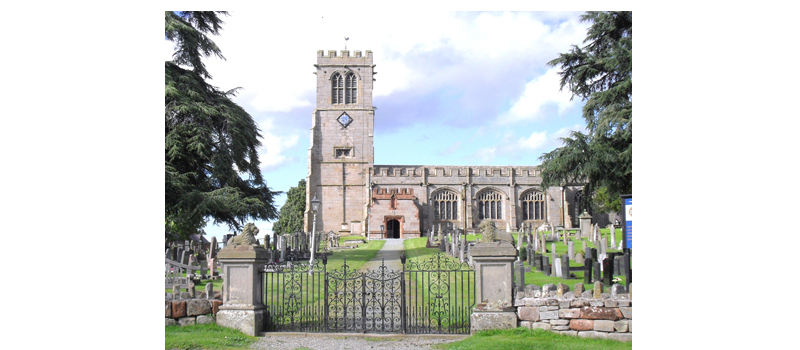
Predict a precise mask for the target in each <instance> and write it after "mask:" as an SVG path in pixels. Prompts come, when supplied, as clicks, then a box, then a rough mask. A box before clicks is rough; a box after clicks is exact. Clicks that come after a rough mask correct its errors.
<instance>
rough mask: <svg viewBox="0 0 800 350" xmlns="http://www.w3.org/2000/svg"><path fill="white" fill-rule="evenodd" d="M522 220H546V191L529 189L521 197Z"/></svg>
mask: <svg viewBox="0 0 800 350" xmlns="http://www.w3.org/2000/svg"><path fill="white" fill-rule="evenodd" d="M519 200H520V202H522V220H544V193H542V192H538V191H528V192H525V193H524V194H522V197H520V199H519Z"/></svg>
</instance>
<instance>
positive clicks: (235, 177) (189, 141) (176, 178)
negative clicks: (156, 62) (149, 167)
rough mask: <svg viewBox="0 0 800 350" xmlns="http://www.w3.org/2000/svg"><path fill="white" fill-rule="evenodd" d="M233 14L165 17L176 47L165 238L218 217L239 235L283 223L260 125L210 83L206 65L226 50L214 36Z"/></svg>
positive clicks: (168, 76) (169, 71)
mask: <svg viewBox="0 0 800 350" xmlns="http://www.w3.org/2000/svg"><path fill="white" fill-rule="evenodd" d="M219 15H227V13H226V12H222V11H217V12H210V11H209V12H177V13H176V12H171V11H167V12H166V13H165V37H166V39H167V40H170V41H172V42H174V43H175V53H174V54H173V56H172V58H173V59H172V60H171V61H166V62H165V63H164V82H165V94H164V117H165V119H164V128H165V138H164V146H165V148H164V151H165V158H164V180H165V204H164V209H165V210H164V216H165V236H166V237H165V238H167V239H175V238H185V237H186V236H188V235H189V234H192V233H198V232H200V231H201V230H202V227H203V226H204V225H205V224H206V222H207V220H209V219H211V220H213V222H214V223H215V224H218V223H225V224H227V225H228V226H229V228H230V229H231V230H236V231H238V230H239V229H240V228H241V227H242V226H243V224H244V222H245V220H248V219H261V220H272V219H275V218H277V210H276V208H275V206H274V204H273V200H274V196H275V195H276V194H278V193H279V192H274V191H272V190H270V188H269V187H267V185H266V183H265V182H264V179H263V178H262V176H261V170H260V169H259V165H260V163H259V160H258V149H259V147H260V146H261V142H260V141H259V138H261V134H260V133H259V129H258V126H257V125H256V123H255V121H254V120H253V118H252V117H251V116H250V114H248V113H247V112H246V111H245V110H244V109H243V108H242V107H240V106H239V105H237V104H236V103H234V102H233V101H232V100H231V97H233V96H235V92H236V90H237V89H238V88H236V89H233V90H229V91H221V90H219V89H218V88H217V87H214V86H212V85H210V84H208V83H207V82H206V79H210V78H211V74H210V73H209V72H208V70H206V67H205V64H204V63H203V61H202V59H203V58H205V57H208V56H216V57H218V58H221V59H224V57H223V56H222V52H221V51H220V49H219V48H218V47H217V45H216V44H215V43H214V41H213V40H211V39H210V38H209V37H208V36H207V35H209V34H213V35H218V34H219V31H220V30H221V29H222V27H221V25H222V24H223V22H222V20H221V19H220V18H219Z"/></svg>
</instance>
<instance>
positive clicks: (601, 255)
mask: <svg viewBox="0 0 800 350" xmlns="http://www.w3.org/2000/svg"><path fill="white" fill-rule="evenodd" d="M605 259H606V253H600V254H598V255H597V261H599V262H602V261H603V260H605ZM600 271H603V264H600Z"/></svg>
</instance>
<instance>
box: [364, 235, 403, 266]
mask: <svg viewBox="0 0 800 350" xmlns="http://www.w3.org/2000/svg"><path fill="white" fill-rule="evenodd" d="M403 241H404V239H400V238H396V239H387V240H386V244H384V245H383V248H381V250H379V251H378V254H375V257H374V258H372V260H370V261H367V262H365V263H364V265H361V270H360V271H369V270H377V269H378V267H380V266H381V259H383V261H384V263H385V264H386V268H388V269H389V270H395V271H401V270H403V264H401V263H400V254H402V253H403Z"/></svg>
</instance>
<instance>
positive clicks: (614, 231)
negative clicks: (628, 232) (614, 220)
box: [608, 224, 617, 249]
mask: <svg viewBox="0 0 800 350" xmlns="http://www.w3.org/2000/svg"><path fill="white" fill-rule="evenodd" d="M608 229H609V231H610V232H611V241H610V242H608V244H609V246H608V247H609V248H611V249H614V242H616V241H617V229H616V227H614V224H609V225H608Z"/></svg>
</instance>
